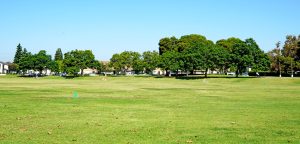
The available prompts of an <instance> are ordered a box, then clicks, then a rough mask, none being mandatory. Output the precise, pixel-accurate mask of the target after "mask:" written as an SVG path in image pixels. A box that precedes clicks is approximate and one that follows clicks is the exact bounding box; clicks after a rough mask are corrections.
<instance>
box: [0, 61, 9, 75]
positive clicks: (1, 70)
mask: <svg viewBox="0 0 300 144" xmlns="http://www.w3.org/2000/svg"><path fill="white" fill-rule="evenodd" d="M8 70H9V69H8V64H7V63H4V62H0V74H7V73H8Z"/></svg>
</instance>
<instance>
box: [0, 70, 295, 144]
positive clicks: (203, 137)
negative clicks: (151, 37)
mask: <svg viewBox="0 0 300 144" xmlns="http://www.w3.org/2000/svg"><path fill="white" fill-rule="evenodd" d="M74 92H77V93H78V96H79V97H77V98H73V93H74ZM0 143H20V144H23V143H78V144H82V143H109V144H113V143H121V144H133V143H136V144H143V143H153V144H159V143H300V79H299V78H295V79H291V78H282V79H280V78H237V79H236V78H230V79H229V78H209V79H197V80H181V79H175V78H153V77H148V78H143V77H108V78H107V79H104V78H103V77H84V78H76V79H63V78H56V77H45V78H38V79H34V78H17V77H13V76H1V77H0Z"/></svg>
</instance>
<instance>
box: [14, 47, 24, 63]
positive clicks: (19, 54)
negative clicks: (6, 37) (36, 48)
mask: <svg viewBox="0 0 300 144" xmlns="http://www.w3.org/2000/svg"><path fill="white" fill-rule="evenodd" d="M22 54H23V49H22V46H21V44H20V43H19V44H18V46H17V50H16V54H15V57H14V63H15V64H19V63H20V59H21V57H22Z"/></svg>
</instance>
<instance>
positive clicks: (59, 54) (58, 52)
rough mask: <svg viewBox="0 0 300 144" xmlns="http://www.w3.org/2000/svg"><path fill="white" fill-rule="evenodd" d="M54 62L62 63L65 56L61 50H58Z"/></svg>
mask: <svg viewBox="0 0 300 144" xmlns="http://www.w3.org/2000/svg"><path fill="white" fill-rule="evenodd" d="M54 60H55V61H62V60H63V54H62V51H61V48H58V49H57V50H56V52H55V56H54Z"/></svg>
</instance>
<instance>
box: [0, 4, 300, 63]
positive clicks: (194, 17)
mask: <svg viewBox="0 0 300 144" xmlns="http://www.w3.org/2000/svg"><path fill="white" fill-rule="evenodd" d="M299 5H300V1H299V0H272V1H271V0H126V1H125V0H1V1H0V61H13V58H14V55H15V52H16V46H17V45H18V43H21V45H22V47H23V48H26V49H27V50H28V51H30V52H32V53H37V52H38V51H40V50H46V51H47V53H48V54H51V55H52V56H53V55H54V54H55V51H56V49H57V48H61V49H62V51H63V53H65V52H68V51H71V50H75V49H81V50H85V49H90V50H92V51H93V53H94V55H95V57H96V59H98V60H109V59H110V58H111V56H112V55H113V54H115V53H120V52H123V51H125V50H127V51H137V52H144V51H148V50H151V51H152V50H156V51H158V42H159V40H160V39H161V38H163V37H171V36H176V37H178V38H180V37H181V36H183V35H188V34H201V35H204V36H205V37H206V38H207V39H209V40H212V41H214V42H216V41H217V40H220V39H227V38H229V37H238V38H240V39H246V38H250V37H251V38H254V39H255V40H256V42H257V43H258V44H259V46H260V48H261V49H263V50H264V51H269V50H271V49H272V48H274V47H275V43H276V42H278V41H281V43H284V40H285V37H286V35H299V34H300V19H299Z"/></svg>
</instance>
